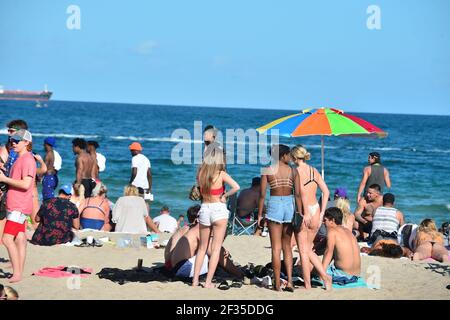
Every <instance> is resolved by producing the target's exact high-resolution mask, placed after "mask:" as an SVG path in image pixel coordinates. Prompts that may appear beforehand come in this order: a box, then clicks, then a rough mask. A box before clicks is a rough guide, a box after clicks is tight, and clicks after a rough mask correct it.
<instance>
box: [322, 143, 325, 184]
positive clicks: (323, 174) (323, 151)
mask: <svg viewBox="0 0 450 320" xmlns="http://www.w3.org/2000/svg"><path fill="white" fill-rule="evenodd" d="M321 137H322V178H323V180H324V181H325V168H324V166H325V165H324V163H325V161H324V157H325V142H324V137H323V136H321Z"/></svg>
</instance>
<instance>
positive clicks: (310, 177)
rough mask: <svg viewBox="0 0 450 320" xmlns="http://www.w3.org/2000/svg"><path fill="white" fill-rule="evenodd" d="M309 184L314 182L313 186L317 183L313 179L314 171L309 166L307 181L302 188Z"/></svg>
mask: <svg viewBox="0 0 450 320" xmlns="http://www.w3.org/2000/svg"><path fill="white" fill-rule="evenodd" d="M311 182H314V183H315V184H317V181H316V180H315V179H314V169H313V167H311V166H309V181H307V182H306V183H305V184H304V185H303V186H304V187H305V186H307V185H308V184H310V183H311Z"/></svg>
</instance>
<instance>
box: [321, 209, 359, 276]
mask: <svg viewBox="0 0 450 320" xmlns="http://www.w3.org/2000/svg"><path fill="white" fill-rule="evenodd" d="M342 217H343V214H342V211H341V210H340V209H339V208H336V207H333V208H329V209H327V210H326V211H325V215H324V218H323V221H324V224H325V226H326V227H327V248H326V250H325V254H324V255H323V260H322V265H323V267H324V269H325V270H327V273H328V274H331V275H332V276H333V275H334V276H346V275H348V276H350V277H351V276H358V277H359V276H360V274H361V257H360V255H359V246H358V243H357V241H356V238H355V237H354V236H353V234H352V232H351V231H350V230H349V229H347V228H345V227H343V226H342ZM333 259H334V266H333V265H330V263H331V261H332V260H333ZM342 272H344V273H345V274H343V273H342ZM350 277H349V278H350Z"/></svg>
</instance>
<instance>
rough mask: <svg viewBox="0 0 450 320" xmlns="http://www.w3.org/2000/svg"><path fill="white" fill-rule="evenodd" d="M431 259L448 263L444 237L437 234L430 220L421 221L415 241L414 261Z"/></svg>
mask: <svg viewBox="0 0 450 320" xmlns="http://www.w3.org/2000/svg"><path fill="white" fill-rule="evenodd" d="M428 258H433V259H434V260H437V261H440V262H448V261H449V257H448V250H447V249H446V248H445V246H444V236H443V235H442V233H440V232H438V230H437V227H436V224H435V223H434V221H433V220H432V219H425V220H423V221H422V222H421V223H420V225H419V227H418V229H417V235H416V240H415V250H414V256H413V260H414V261H420V260H425V259H428Z"/></svg>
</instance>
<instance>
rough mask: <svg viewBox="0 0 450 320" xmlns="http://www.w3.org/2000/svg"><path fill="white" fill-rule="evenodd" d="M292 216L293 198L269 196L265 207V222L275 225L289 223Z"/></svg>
mask: <svg viewBox="0 0 450 320" xmlns="http://www.w3.org/2000/svg"><path fill="white" fill-rule="evenodd" d="M293 216H294V197H293V196H292V195H289V196H271V197H270V199H269V203H268V205H267V220H269V221H273V222H277V223H291V222H292V217H293Z"/></svg>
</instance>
